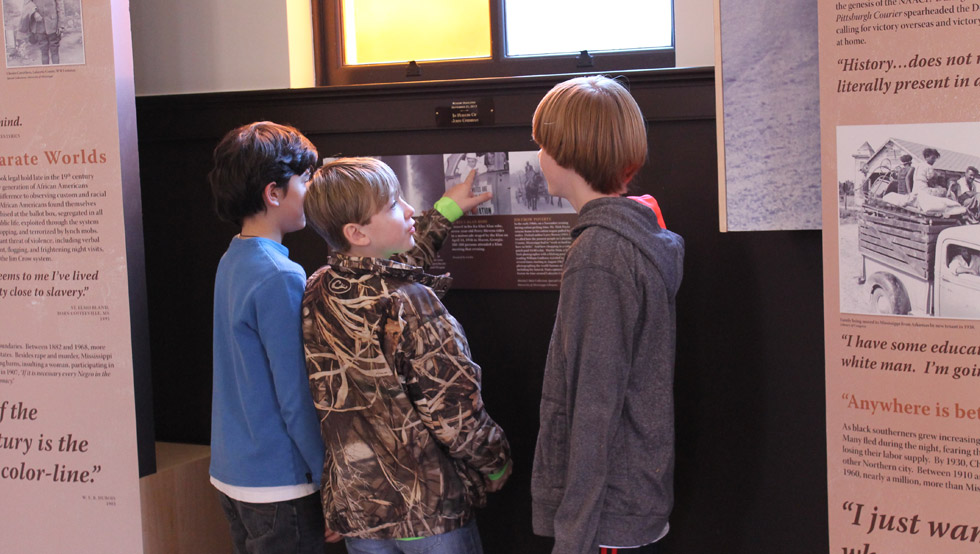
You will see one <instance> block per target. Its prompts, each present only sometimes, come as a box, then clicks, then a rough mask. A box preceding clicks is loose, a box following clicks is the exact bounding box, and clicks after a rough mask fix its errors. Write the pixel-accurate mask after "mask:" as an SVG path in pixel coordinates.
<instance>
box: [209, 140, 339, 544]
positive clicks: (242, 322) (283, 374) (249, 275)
mask: <svg viewBox="0 0 980 554" xmlns="http://www.w3.org/2000/svg"><path fill="white" fill-rule="evenodd" d="M316 163H317V152H316V148H314V146H313V144H312V143H310V141H309V140H308V139H307V138H306V137H304V136H303V135H302V134H301V133H300V132H299V131H297V130H296V129H294V128H292V127H288V126H284V125H278V124H275V123H271V122H256V123H251V124H249V125H244V126H242V127H239V128H237V129H234V130H232V131H231V132H229V133H228V134H227V135H226V136H225V137H224V138H223V139H222V140H221V142H220V143H219V144H218V146H217V147H216V148H215V150H214V168H213V169H212V170H211V172H210V174H209V175H208V179H209V181H210V184H211V192H212V194H213V196H214V201H215V209H216V210H217V212H218V216H219V217H220V218H221V219H223V220H225V221H229V222H232V223H235V224H236V225H241V232H240V233H239V234H238V235H236V236H235V237H234V238H232V240H231V244H230V245H229V246H228V250H227V251H226V252H225V254H224V255H223V256H222V257H221V261H220V263H219V264H218V271H217V275H216V276H215V284H214V389H213V400H212V413H211V469H210V474H211V483H212V484H213V485H214V486H215V488H217V489H218V491H219V492H220V493H221V494H220V499H221V504H222V507H223V509H224V511H225V515H226V516H227V518H228V522H229V524H230V526H231V534H232V539H233V541H234V546H235V552H236V553H240V554H244V553H245V552H248V553H249V554H256V553H263V554H266V553H290V554H293V553H313V552H316V553H321V554H322V552H323V551H324V546H325V544H324V538H325V536H324V523H323V517H322V515H321V513H320V494H319V488H320V475H321V473H322V470H323V453H324V449H323V443H322V441H321V439H320V430H319V423H318V421H317V416H316V412H315V410H314V408H313V402H312V399H311V396H310V390H309V385H308V382H307V377H306V365H305V361H304V356H303V343H302V338H303V335H302V331H301V329H300V324H301V318H300V303H301V302H302V299H303V290H304V287H305V284H306V272H305V271H304V270H303V268H302V267H301V266H300V265H298V264H296V263H294V262H292V261H291V260H290V259H289V257H288V255H289V251H288V250H287V249H286V247H285V246H283V245H282V237H283V236H284V235H285V234H286V233H291V232H293V231H299V230H300V229H302V228H303V227H305V226H306V218H305V216H304V214H303V198H304V196H305V195H306V186H307V182H308V181H309V178H310V174H311V172H312V171H313V169H314V167H315V166H316ZM326 538H327V540H331V539H333V538H336V540H339V537H333V536H331V535H327V537H326Z"/></svg>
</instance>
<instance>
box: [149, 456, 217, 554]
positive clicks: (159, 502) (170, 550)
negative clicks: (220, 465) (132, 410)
mask: <svg viewBox="0 0 980 554" xmlns="http://www.w3.org/2000/svg"><path fill="white" fill-rule="evenodd" d="M156 456H157V472H156V473H154V474H152V475H147V476H146V477H143V478H142V479H140V499H141V507H142V516H143V551H144V553H145V554H199V553H201V552H208V553H209V554H225V553H227V554H231V551H232V548H231V535H230V533H229V531H228V522H227V521H226V520H225V517H224V514H223V513H222V511H221V506H220V505H219V504H218V496H217V493H216V492H215V490H214V487H212V486H211V483H210V481H209V480H208V464H209V463H210V462H211V448H210V447H208V446H202V445H197V444H179V443H170V442H158V443H156Z"/></svg>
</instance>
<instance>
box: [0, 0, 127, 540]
mask: <svg viewBox="0 0 980 554" xmlns="http://www.w3.org/2000/svg"><path fill="white" fill-rule="evenodd" d="M29 10H30V11H29ZM35 10H36V11H35ZM3 23H4V45H3V46H4V54H5V56H4V66H3V75H2V77H0V98H2V103H0V314H2V316H0V490H2V491H3V492H2V497H3V502H0V533H2V535H3V537H4V538H3V546H2V547H0V550H3V551H4V552H32V553H44V552H64V551H66V550H67V551H71V552H83V553H96V552H98V553H108V552H119V553H127V554H130V553H134V552H142V538H141V528H140V504H139V502H140V499H139V473H138V471H139V470H138V464H137V447H136V417H135V406H134V392H133V350H132V343H131V338H130V337H131V335H130V305H129V288H128V287H129V284H128V283H129V282H128V276H127V250H126V240H127V239H126V233H125V225H124V207H123V175H124V169H123V168H124V166H125V164H127V163H131V161H130V160H124V159H122V157H123V155H122V151H123V149H121V147H120V143H121V138H120V137H121V131H120V128H121V122H120V119H119V111H118V107H119V103H120V102H122V103H126V102H128V103H129V104H132V102H133V98H132V96H129V97H128V98H125V97H122V96H120V95H119V94H118V93H117V90H126V87H125V86H123V87H121V88H120V87H119V86H118V84H119V82H120V81H119V80H120V78H122V79H123V83H125V74H126V73H127V72H128V75H129V82H130V83H131V81H132V66H131V51H130V52H127V51H123V52H122V53H121V54H120V52H117V51H116V49H117V48H119V42H118V41H119V40H120V38H119V37H120V36H123V34H124V33H125V34H128V31H129V22H128V3H127V2H110V1H109V0H95V1H92V2H85V3H84V5H83V4H82V3H81V2H80V0H58V1H54V0H47V1H45V0H35V1H34V2H26V3H25V2H22V1H20V0H16V1H14V0H4V2H3ZM123 48H129V42H128V40H124V41H123ZM127 59H128V60H130V61H129V65H128V67H126V66H125V65H126V64H125V60H127ZM119 64H123V65H124V67H118V66H119ZM120 75H122V77H120Z"/></svg>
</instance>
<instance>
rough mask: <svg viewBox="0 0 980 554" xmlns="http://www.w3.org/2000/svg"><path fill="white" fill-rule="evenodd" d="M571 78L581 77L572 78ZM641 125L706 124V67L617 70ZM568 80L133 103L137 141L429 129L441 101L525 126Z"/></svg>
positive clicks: (710, 100) (709, 92) (710, 109)
mask: <svg viewBox="0 0 980 554" xmlns="http://www.w3.org/2000/svg"><path fill="white" fill-rule="evenodd" d="M575 75H587V73H580V74H575ZM610 75H621V76H623V77H625V79H626V80H627V82H628V84H629V87H630V89H631V91H632V93H633V95H634V97H635V98H636V100H637V102H638V103H639V104H640V107H641V108H642V109H643V111H644V114H645V116H646V118H647V119H648V120H649V121H676V120H696V119H713V118H714V116H715V114H714V105H715V104H714V71H713V70H712V69H711V68H684V69H660V70H642V71H622V72H616V73H610ZM571 76H572V75H536V76H530V77H505V78H485V79H465V80H454V81H427V82H419V83H393V84H384V85H379V84H375V85H346V86H334V87H317V88H309V89H291V90H264V91H250V92H222V93H207V94H186V95H168V96H142V97H139V98H137V99H136V103H137V107H138V111H139V116H140V118H139V123H140V140H141V141H144V142H145V141H152V140H166V139H178V138H179V139H188V138H208V139H214V138H218V137H220V136H222V135H223V134H224V133H225V132H227V130H228V129H231V128H233V127H235V126H237V125H241V124H243V123H248V122H249V121H253V120H254V119H255V118H256V117H261V118H263V119H269V120H274V121H278V122H282V123H291V124H293V125H296V126H298V127H299V128H300V129H302V130H303V132H305V133H309V134H336V133H352V132H376V131H392V130H402V131H405V130H435V129H438V127H437V125H436V121H435V117H434V112H435V108H436V107H438V106H440V105H445V103H446V102H447V101H449V100H456V99H465V98H492V99H493V100H494V105H495V107H496V112H495V117H494V124H493V125H492V127H494V128H501V127H515V126H517V127H519V126H530V122H531V115H532V114H533V112H534V107H535V106H537V103H538V101H539V100H540V99H541V97H542V96H544V94H545V93H546V92H547V91H548V90H549V89H550V88H551V87H552V86H554V85H555V84H556V83H558V82H560V81H562V80H565V79H567V78H569V77H571Z"/></svg>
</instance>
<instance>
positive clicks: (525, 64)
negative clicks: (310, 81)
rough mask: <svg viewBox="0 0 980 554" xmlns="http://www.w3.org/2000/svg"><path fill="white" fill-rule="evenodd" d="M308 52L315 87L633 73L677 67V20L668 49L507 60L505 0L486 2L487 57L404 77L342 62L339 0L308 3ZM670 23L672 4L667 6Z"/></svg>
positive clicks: (435, 64) (426, 67)
mask: <svg viewBox="0 0 980 554" xmlns="http://www.w3.org/2000/svg"><path fill="white" fill-rule="evenodd" d="M312 2H313V49H314V63H315V66H316V67H315V68H316V84H317V86H337V85H359V84H372V83H405V82H419V81H444V80H457V79H475V78H484V77H519V76H528V75H556V74H557V75H560V74H570V73H591V72H596V73H604V72H616V71H627V70H633V69H663V68H673V67H674V66H675V64H676V61H675V60H676V56H675V48H676V36H675V29H676V21H672V22H673V23H674V25H673V27H674V29H672V30H671V45H672V46H670V47H666V48H655V49H644V50H634V51H618V52H590V53H589V54H590V56H591V60H588V62H589V63H591V65H584V64H583V61H582V60H580V54H577V53H576V54H557V55H548V56H520V57H510V58H508V57H507V56H506V55H505V52H504V44H505V41H506V36H505V33H506V30H505V28H504V19H503V13H504V11H503V10H504V6H503V3H504V0H490V49H491V57H490V58H489V59H465V60H446V61H430V62H418V64H417V65H418V69H420V70H421V73H420V74H419V75H408V73H409V72H410V64H408V63H395V64H373V65H362V66H347V65H344V64H343V40H342V37H343V22H342V21H341V18H340V10H341V6H342V3H343V0H312ZM671 19H672V20H674V3H673V2H671Z"/></svg>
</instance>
